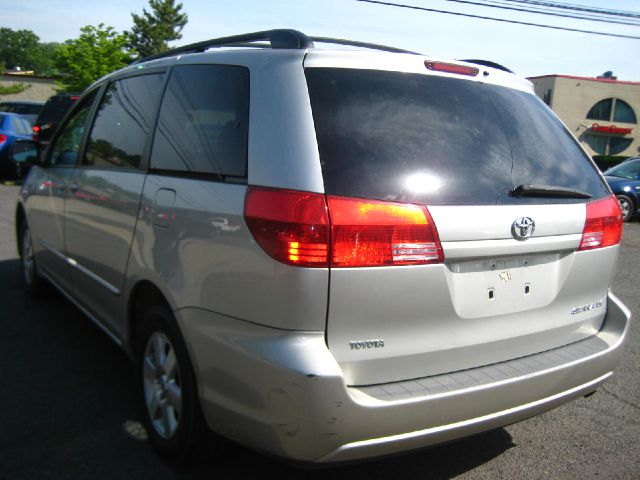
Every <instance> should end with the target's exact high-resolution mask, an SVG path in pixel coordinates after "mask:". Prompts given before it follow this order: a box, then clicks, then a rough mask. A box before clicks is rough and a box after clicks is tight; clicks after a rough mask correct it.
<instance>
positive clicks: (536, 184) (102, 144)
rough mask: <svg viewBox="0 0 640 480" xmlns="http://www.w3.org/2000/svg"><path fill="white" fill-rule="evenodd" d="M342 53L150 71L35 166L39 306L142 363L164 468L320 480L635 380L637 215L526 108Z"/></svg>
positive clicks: (527, 91)
mask: <svg viewBox="0 0 640 480" xmlns="http://www.w3.org/2000/svg"><path fill="white" fill-rule="evenodd" d="M321 40H323V41H331V42H333V43H343V44H347V45H350V47H349V48H348V49H320V48H316V47H315V46H314V40H313V39H311V38H309V37H307V36H305V35H304V34H302V33H300V32H296V31H293V30H274V31H267V32H258V33H256V34H249V35H239V36H235V37H227V38H224V39H216V40H211V41H206V42H201V43H198V44H193V45H188V46H186V47H181V48H178V49H175V50H172V51H170V52H167V53H164V54H161V55H156V56H154V57H151V58H148V59H145V60H143V61H141V62H138V63H136V64H134V65H131V66H129V67H127V68H125V69H123V70H120V71H118V72H115V73H112V74H110V75H108V76H106V77H104V78H103V79H101V80H99V81H98V82H97V83H96V84H94V85H93V86H92V87H90V88H89V89H88V90H87V91H86V92H85V93H84V94H83V96H82V97H81V99H80V100H79V101H78V102H77V104H76V105H75V106H74V108H73V109H72V110H71V111H70V112H69V114H67V116H66V118H65V120H64V121H63V123H62V124H61V126H60V128H59V130H58V131H57V133H56V134H55V136H54V137H53V139H52V142H51V144H50V145H49V147H48V148H47V150H46V151H44V152H42V153H41V155H40V156H39V158H38V160H37V161H34V160H33V156H34V155H35V152H34V149H35V145H34V144H29V142H22V143H21V144H19V145H17V146H16V147H15V148H14V157H19V156H20V155H22V156H31V157H32V162H34V163H35V165H34V166H33V168H32V169H31V172H30V174H29V176H28V178H27V179H26V181H25V182H24V185H23V187H22V189H21V191H20V196H19V201H18V206H17V210H16V228H17V237H18V249H19V252H20V255H21V259H22V263H21V265H22V277H23V281H24V285H25V288H26V289H27V291H28V292H29V293H32V294H36V293H37V292H38V290H39V288H40V287H41V284H42V281H43V280H46V281H48V282H49V283H51V284H53V285H54V286H55V287H57V288H58V289H59V290H60V291H61V292H62V293H63V294H64V295H65V296H66V297H68V298H69V299H70V300H71V301H72V302H73V303H75V304H76V305H77V306H78V308H80V309H81V310H82V311H83V312H84V313H85V314H86V315H87V316H88V317H89V318H90V319H91V320H93V321H94V322H95V323H96V324H97V325H98V326H99V327H100V328H101V329H102V330H104V331H105V333H106V334H107V335H109V336H110V337H111V338H112V339H113V340H114V341H115V342H116V343H118V344H119V345H121V346H122V348H123V349H124V350H125V351H126V352H127V353H128V354H129V355H131V357H132V358H133V359H135V362H136V369H137V372H138V374H139V392H137V395H138V396H139V398H140V403H141V405H142V412H143V415H142V416H143V422H144V425H145V427H146V429H147V432H148V435H149V439H150V441H151V443H152V444H153V446H154V447H155V448H156V449H157V450H158V451H159V452H160V453H161V454H162V455H163V456H165V457H166V458H169V459H173V460H182V459H184V458H186V457H187V455H188V454H189V453H190V452H191V451H193V449H194V448H195V447H197V446H198V445H200V444H201V442H203V441H204V440H203V439H204V438H209V435H207V434H208V432H209V430H212V431H213V432H215V433H217V434H218V435H219V436H220V438H223V437H226V438H229V439H232V440H235V441H237V442H240V443H242V444H244V445H247V446H249V447H252V448H255V449H258V450H261V451H265V452H268V453H270V454H273V455H277V456H281V457H285V458H288V459H293V460H297V461H303V462H338V461H347V460H353V459H361V458H367V457H373V456H378V455H385V454H390V453H395V452H400V451H406V450H410V449H415V448H419V447H424V446H428V445H433V444H437V443H442V442H447V441H450V440H453V439H456V438H459V437H463V436H466V435H471V434H474V433H477V432H480V431H483V430H487V429H491V428H495V427H498V426H502V425H506V424H510V423H513V422H516V421H518V420H521V419H524V418H527V417H530V416H532V415H536V414H538V413H541V412H544V411H546V410H549V409H551V408H553V407H556V406H558V405H560V404H562V403H564V402H566V401H568V400H571V399H574V398H577V397H581V396H585V395H588V394H591V393H592V392H594V391H595V390H596V389H597V388H598V387H599V386H600V385H601V384H602V383H603V382H605V381H606V380H607V379H608V378H609V377H610V376H611V375H612V373H613V370H614V368H615V366H616V364H617V362H618V360H619V357H620V355H621V352H622V346H623V343H624V339H625V334H626V331H627V327H628V322H629V318H630V314H629V311H628V310H627V308H626V307H625V306H624V305H622V303H621V302H620V301H619V300H618V299H617V298H616V297H615V296H614V295H613V294H612V293H611V291H610V284H611V279H612V277H613V274H614V270H615V265H616V259H617V256H618V249H619V243H620V237H621V233H622V217H621V212H620V208H619V206H618V203H617V201H616V199H615V197H613V196H612V195H611V191H610V190H609V188H608V187H607V184H606V183H605V182H604V180H603V178H602V176H601V175H600V174H599V173H598V171H597V169H596V167H595V166H594V164H593V163H592V161H591V160H590V159H589V157H588V156H587V155H586V154H585V152H584V151H583V150H582V149H581V147H580V145H579V144H578V142H577V141H576V140H575V138H574V137H573V136H572V135H571V133H570V132H569V131H568V130H567V129H566V128H565V127H564V126H563V124H562V123H561V122H560V121H559V120H558V118H557V117H556V116H555V115H554V114H553V113H552V112H551V111H550V110H549V109H548V108H547V107H546V106H545V105H544V104H543V103H542V102H541V101H540V100H539V99H538V98H537V97H536V96H535V95H534V93H533V90H532V87H531V84H530V83H529V82H528V81H526V80H524V79H521V78H518V77H516V76H515V75H514V74H512V73H511V72H510V71H508V70H507V69H505V68H503V67H500V66H499V65H495V64H493V63H490V62H463V61H451V60H440V59H436V58H432V57H425V56H421V55H417V54H412V53H410V52H399V51H396V50H395V49H391V48H387V49H386V50H389V51H383V50H385V47H380V46H375V45H367V44H361V43H359V42H348V41H344V40H330V39H321ZM316 42H318V40H317V39H316ZM354 45H355V46H360V47H369V48H360V49H354V48H352V47H353V46H354ZM19 151H21V152H22V153H19ZM216 438H217V436H216ZM209 441H211V440H209Z"/></svg>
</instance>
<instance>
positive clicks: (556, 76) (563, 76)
mask: <svg viewBox="0 0 640 480" xmlns="http://www.w3.org/2000/svg"><path fill="white" fill-rule="evenodd" d="M539 78H569V79H572V80H588V81H590V82H600V83H617V84H621V85H640V82H629V81H626V80H613V79H610V78H595V77H578V76H575V75H557V74H555V73H554V74H552V75H538V76H536V77H527V80H537V79H539Z"/></svg>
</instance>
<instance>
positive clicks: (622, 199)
mask: <svg viewBox="0 0 640 480" xmlns="http://www.w3.org/2000/svg"><path fill="white" fill-rule="evenodd" d="M616 198H617V199H618V203H619V204H620V208H621V209H622V220H624V221H625V222H628V221H629V220H631V218H632V217H633V214H634V212H635V205H634V204H633V200H631V198H629V197H627V196H626V195H622V194H620V195H616Z"/></svg>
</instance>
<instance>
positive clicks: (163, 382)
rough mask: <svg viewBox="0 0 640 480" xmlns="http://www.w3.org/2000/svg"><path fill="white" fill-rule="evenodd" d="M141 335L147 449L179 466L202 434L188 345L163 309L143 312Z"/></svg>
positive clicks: (140, 381)
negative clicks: (149, 448) (149, 444)
mask: <svg viewBox="0 0 640 480" xmlns="http://www.w3.org/2000/svg"><path fill="white" fill-rule="evenodd" d="M139 333H140V335H139V336H138V338H139V340H140V342H139V344H138V350H137V352H138V362H137V366H138V385H139V386H140V399H141V404H142V418H143V424H144V426H145V428H146V430H147V434H148V436H149V440H150V442H151V445H152V446H153V447H154V449H155V450H156V451H157V452H158V453H159V454H160V455H161V456H162V457H163V458H165V459H166V460H169V461H171V462H176V463H183V462H185V461H186V460H187V459H188V458H190V457H191V455H192V454H193V453H194V452H195V450H196V447H198V446H199V445H200V444H201V443H202V442H203V440H204V437H205V435H204V433H205V432H206V426H205V422H204V419H203V416H202V413H201V410H200V402H199V399H198V392H197V387H196V380H195V375H194V373H193V368H192V366H191V361H190V359H189V355H188V352H187V348H186V345H185V343H184V340H183V338H182V335H181V334H180V330H179V329H178V326H177V323H176V321H175V319H174V318H173V315H172V314H171V312H170V311H169V310H168V309H167V308H166V307H163V306H155V307H152V308H151V309H149V310H148V311H147V312H146V314H145V315H144V318H143V319H142V324H141V326H140V332H139Z"/></svg>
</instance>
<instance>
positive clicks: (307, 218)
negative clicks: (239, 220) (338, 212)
mask: <svg viewBox="0 0 640 480" xmlns="http://www.w3.org/2000/svg"><path fill="white" fill-rule="evenodd" d="M244 216H245V220H246V222H247V225H248V226H249V230H251V233H252V234H253V237H254V238H255V239H256V241H257V242H258V244H259V245H260V246H261V247H262V249H263V250H264V251H265V252H267V253H268V254H269V255H271V256H272V257H273V258H275V259H276V260H279V261H281V262H283V263H288V264H290V265H299V266H303V267H326V266H327V264H328V260H329V216H328V215H327V206H326V203H325V198H324V195H322V194H319V193H308V192H297V191H291V190H273V189H266V188H256V187H251V188H249V190H248V191H247V197H246V199H245V209H244Z"/></svg>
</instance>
